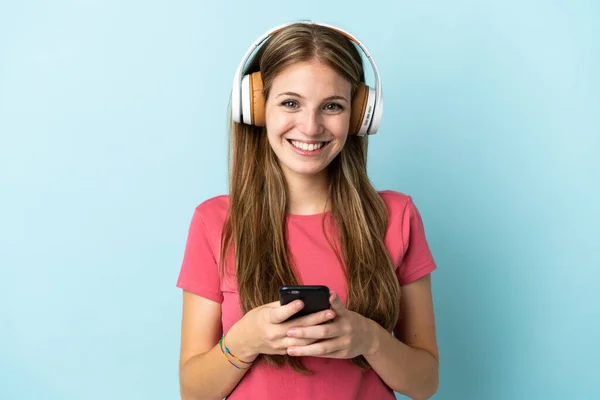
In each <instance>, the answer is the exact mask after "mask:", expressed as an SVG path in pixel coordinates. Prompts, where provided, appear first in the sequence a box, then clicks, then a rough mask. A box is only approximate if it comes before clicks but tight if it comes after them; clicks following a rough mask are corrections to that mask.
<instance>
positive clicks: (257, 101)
mask: <svg viewBox="0 0 600 400" xmlns="http://www.w3.org/2000/svg"><path fill="white" fill-rule="evenodd" d="M250 96H251V103H250V104H252V107H251V110H250V112H251V115H252V124H253V125H256V126H265V97H264V96H263V81H262V75H261V73H260V71H258V72H253V73H252V74H250Z"/></svg>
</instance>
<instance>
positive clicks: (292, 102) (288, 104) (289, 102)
mask: <svg viewBox="0 0 600 400" xmlns="http://www.w3.org/2000/svg"><path fill="white" fill-rule="evenodd" d="M281 105H282V106H283V107H285V108H297V107H298V103H297V102H296V101H295V100H285V101H283V102H281Z"/></svg>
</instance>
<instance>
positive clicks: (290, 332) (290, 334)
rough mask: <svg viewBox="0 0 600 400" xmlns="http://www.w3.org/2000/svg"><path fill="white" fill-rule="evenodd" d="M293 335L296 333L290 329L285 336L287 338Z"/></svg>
mask: <svg viewBox="0 0 600 400" xmlns="http://www.w3.org/2000/svg"><path fill="white" fill-rule="evenodd" d="M295 333H296V331H295V330H294V329H290V330H288V333H287V335H288V336H294V334H295Z"/></svg>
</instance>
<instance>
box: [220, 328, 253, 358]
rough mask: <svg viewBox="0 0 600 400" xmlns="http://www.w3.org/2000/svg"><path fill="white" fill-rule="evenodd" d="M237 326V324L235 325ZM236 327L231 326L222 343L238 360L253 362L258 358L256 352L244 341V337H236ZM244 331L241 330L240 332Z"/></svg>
mask: <svg viewBox="0 0 600 400" xmlns="http://www.w3.org/2000/svg"><path fill="white" fill-rule="evenodd" d="M236 325H237V324H236ZM236 325H234V326H232V327H231V329H230V330H229V332H227V334H225V337H224V339H223V343H224V344H225V345H227V348H228V349H229V350H230V351H231V353H233V354H235V355H236V356H237V357H238V358H239V359H241V360H242V361H246V362H253V361H254V360H255V359H256V358H257V357H258V354H259V353H258V352H256V351H254V350H253V349H252V348H251V346H249V344H248V343H247V342H246V341H245V340H244V338H245V336H244V335H238V329H236V328H237V327H236ZM241 331H242V332H243V331H244V330H243V329H242V330H241Z"/></svg>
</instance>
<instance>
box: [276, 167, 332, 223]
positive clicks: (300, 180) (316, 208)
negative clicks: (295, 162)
mask: <svg viewBox="0 0 600 400" xmlns="http://www.w3.org/2000/svg"><path fill="white" fill-rule="evenodd" d="M285 175H286V180H287V185H288V213H289V214H295V215H313V214H320V213H323V212H325V211H328V208H329V207H327V209H326V208H325V205H326V203H327V197H328V195H329V183H328V179H327V171H326V170H325V171H322V173H320V174H319V175H317V176H305V175H298V174H294V173H293V172H290V173H286V174H285Z"/></svg>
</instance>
